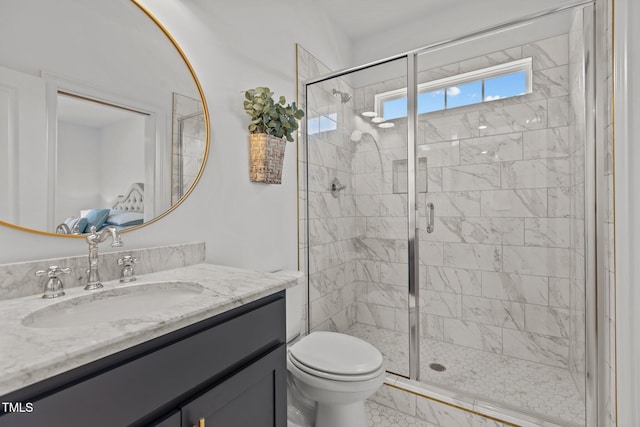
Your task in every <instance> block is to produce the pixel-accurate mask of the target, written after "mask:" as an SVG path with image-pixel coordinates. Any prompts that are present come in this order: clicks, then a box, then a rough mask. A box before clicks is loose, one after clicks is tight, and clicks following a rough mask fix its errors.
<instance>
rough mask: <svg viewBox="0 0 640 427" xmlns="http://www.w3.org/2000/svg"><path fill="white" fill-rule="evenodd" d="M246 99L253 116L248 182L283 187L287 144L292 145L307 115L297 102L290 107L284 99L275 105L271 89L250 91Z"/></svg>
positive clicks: (245, 104) (248, 110) (260, 88)
mask: <svg viewBox="0 0 640 427" xmlns="http://www.w3.org/2000/svg"><path fill="white" fill-rule="evenodd" d="M244 96H245V101H244V111H245V112H246V113H247V114H248V115H249V116H251V123H249V127H248V128H249V132H250V135H249V153H250V169H249V179H250V180H251V181H253V182H265V183H269V184H280V183H281V182H282V163H283V161H284V150H285V147H286V142H287V141H293V134H294V132H295V131H296V130H298V120H300V119H301V118H302V117H303V116H304V111H302V110H300V109H298V108H297V106H296V103H295V102H292V103H291V104H288V105H287V100H286V99H285V97H284V96H281V97H279V99H278V102H275V100H274V99H273V92H271V90H270V89H269V88H268V87H257V88H255V89H250V90H248V91H246V92H245V95H244Z"/></svg>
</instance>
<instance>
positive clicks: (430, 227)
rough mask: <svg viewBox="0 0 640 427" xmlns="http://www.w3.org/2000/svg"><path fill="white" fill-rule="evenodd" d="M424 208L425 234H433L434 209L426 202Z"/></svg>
mask: <svg viewBox="0 0 640 427" xmlns="http://www.w3.org/2000/svg"><path fill="white" fill-rule="evenodd" d="M426 206H427V233H433V224H434V222H433V218H434V211H435V207H434V206H433V203H431V202H428V203H427V205H426Z"/></svg>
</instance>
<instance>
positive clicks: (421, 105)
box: [405, 89, 444, 114]
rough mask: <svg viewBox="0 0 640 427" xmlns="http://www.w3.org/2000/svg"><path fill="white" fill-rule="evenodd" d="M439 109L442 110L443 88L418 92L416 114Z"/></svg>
mask: <svg viewBox="0 0 640 427" xmlns="http://www.w3.org/2000/svg"><path fill="white" fill-rule="evenodd" d="M405 99H406V98H405ZM439 110H444V89H440V90H434V91H431V92H423V93H420V94H418V114H424V113H431V112H433V111H439Z"/></svg>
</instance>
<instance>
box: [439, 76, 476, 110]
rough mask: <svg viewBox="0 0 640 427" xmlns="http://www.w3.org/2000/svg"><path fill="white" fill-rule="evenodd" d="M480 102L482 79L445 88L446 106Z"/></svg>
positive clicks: (453, 106)
mask: <svg viewBox="0 0 640 427" xmlns="http://www.w3.org/2000/svg"><path fill="white" fill-rule="evenodd" d="M479 102H482V80H480V81H477V82H471V83H465V84H463V85H457V86H451V87H448V88H447V108H455V107H462V106H464V105H471V104H477V103H479Z"/></svg>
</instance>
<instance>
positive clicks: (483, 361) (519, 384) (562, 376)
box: [346, 323, 585, 425]
mask: <svg viewBox="0 0 640 427" xmlns="http://www.w3.org/2000/svg"><path fill="white" fill-rule="evenodd" d="M346 333H347V334H350V335H353V336H357V337H359V338H362V339H364V340H365V341H368V342H369V343H371V344H372V345H374V346H375V347H376V348H378V349H379V350H380V352H381V353H382V354H383V356H384V358H385V363H386V366H387V370H388V371H390V372H394V373H397V374H400V375H405V376H406V375H407V373H408V337H407V334H402V333H399V332H394V331H390V330H386V329H379V328H376V327H374V326H369V325H363V324H359V323H358V324H355V325H354V326H352V327H351V328H350V329H349V330H347V331H346ZM420 361H421V363H420V364H421V367H420V373H421V381H422V382H424V383H427V384H434V385H438V386H441V387H446V388H448V389H450V390H455V391H459V392H464V393H466V394H469V395H472V396H473V397H475V398H477V399H478V400H482V401H485V402H496V403H500V404H502V405H505V406H508V407H511V408H513V409H515V410H518V411H522V412H524V413H529V414H531V415H534V414H539V415H544V416H545V417H553V418H556V419H558V420H563V421H566V422H568V423H569V424H570V425H576V424H578V425H584V422H585V421H584V408H585V403H584V400H583V399H582V398H581V397H580V394H579V393H578V390H577V388H576V386H575V384H574V382H573V379H572V378H571V374H570V373H569V371H568V370H566V369H561V368H556V367H552V366H547V365H542V364H539V363H534V362H528V361H525V360H521V359H516V358H512V357H506V356H502V355H498V354H494V353H489V352H484V351H480V350H475V349H472V348H468V347H463V346H459V345H455V344H449V343H444V342H441V341H434V340H430V339H425V338H423V339H422V341H421V345H420ZM431 363H439V364H441V365H443V366H444V367H445V368H446V370H445V371H442V372H438V371H435V370H433V369H431V368H429V364H431Z"/></svg>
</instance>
